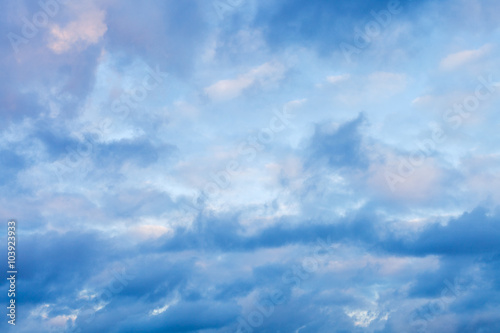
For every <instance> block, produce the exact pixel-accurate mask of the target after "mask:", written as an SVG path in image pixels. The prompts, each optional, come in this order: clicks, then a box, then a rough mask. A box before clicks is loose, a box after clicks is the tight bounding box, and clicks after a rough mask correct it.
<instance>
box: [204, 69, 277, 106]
mask: <svg viewBox="0 0 500 333" xmlns="http://www.w3.org/2000/svg"><path fill="white" fill-rule="evenodd" d="M284 73H285V67H284V65H282V64H281V63H278V62H267V63H265V64H262V65H260V66H258V67H255V68H253V69H251V70H250V71H248V72H247V73H245V74H243V75H240V76H239V77H238V78H236V79H228V80H221V81H218V82H216V83H214V84H212V85H211V86H209V87H207V88H205V93H206V94H207V95H208V96H209V97H210V98H211V99H213V100H227V99H233V98H236V97H238V96H240V95H241V94H242V93H243V91H244V90H246V89H248V88H250V87H251V86H253V85H255V84H259V85H260V86H261V87H265V86H267V85H269V84H272V83H274V82H276V81H279V80H281V79H282V78H283V76H284Z"/></svg>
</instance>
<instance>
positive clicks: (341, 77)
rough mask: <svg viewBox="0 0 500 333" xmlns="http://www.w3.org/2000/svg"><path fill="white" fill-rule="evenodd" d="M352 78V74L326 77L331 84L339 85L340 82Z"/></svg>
mask: <svg viewBox="0 0 500 333" xmlns="http://www.w3.org/2000/svg"><path fill="white" fill-rule="evenodd" d="M350 77H351V75H350V74H341V75H330V76H327V77H326V80H327V81H328V82H329V83H333V84H335V83H339V82H342V81H345V80H348V79H349V78H350Z"/></svg>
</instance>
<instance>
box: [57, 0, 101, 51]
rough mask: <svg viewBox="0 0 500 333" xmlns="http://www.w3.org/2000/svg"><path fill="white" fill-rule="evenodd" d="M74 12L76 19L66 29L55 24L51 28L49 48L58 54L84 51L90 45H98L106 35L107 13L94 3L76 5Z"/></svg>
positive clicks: (73, 7)
mask: <svg viewBox="0 0 500 333" xmlns="http://www.w3.org/2000/svg"><path fill="white" fill-rule="evenodd" d="M72 10H73V11H74V12H75V13H76V14H75V15H76V16H77V17H76V19H74V20H73V21H70V22H69V23H67V24H66V25H65V26H64V27H61V26H60V25H58V24H53V25H52V26H51V28H50V35H51V36H50V42H49V45H48V47H49V48H50V49H51V50H52V51H53V52H54V53H57V54H61V53H65V52H68V51H71V50H73V51H74V50H77V51H80V50H83V49H85V48H87V47H88V46H89V45H92V44H96V43H97V42H98V41H99V40H100V39H101V38H102V37H103V36H104V34H105V33H106V31H107V30H108V27H107V25H106V23H105V18H106V12H105V11H104V10H102V9H99V8H98V7H97V6H96V5H94V4H93V3H90V4H89V5H81V4H80V5H75V6H72Z"/></svg>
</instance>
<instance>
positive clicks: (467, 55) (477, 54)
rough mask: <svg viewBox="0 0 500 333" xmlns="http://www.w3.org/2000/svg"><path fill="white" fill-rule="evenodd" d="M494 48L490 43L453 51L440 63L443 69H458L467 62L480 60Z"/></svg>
mask: <svg viewBox="0 0 500 333" xmlns="http://www.w3.org/2000/svg"><path fill="white" fill-rule="evenodd" d="M491 49H492V46H491V45H490V44H486V45H483V46H482V47H480V48H479V49H476V50H464V51H460V52H457V53H452V54H449V55H447V56H446V57H445V58H443V59H442V60H441V62H440V64H439V66H440V68H441V69H442V70H445V71H448V70H453V69H457V68H459V67H461V66H463V65H465V64H467V63H470V62H472V61H475V60H478V59H480V58H482V57H483V56H485V55H486V54H488V53H489V52H490V51H491Z"/></svg>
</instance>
